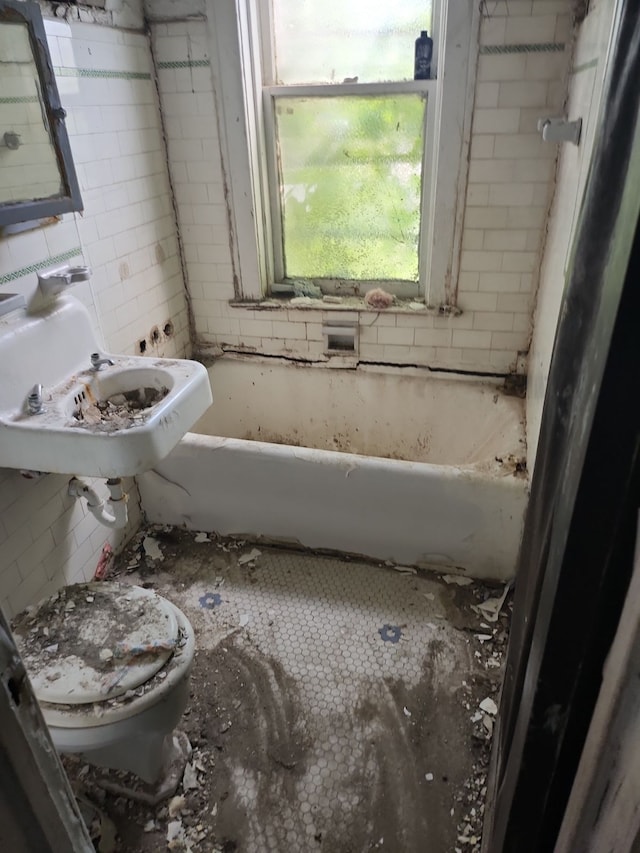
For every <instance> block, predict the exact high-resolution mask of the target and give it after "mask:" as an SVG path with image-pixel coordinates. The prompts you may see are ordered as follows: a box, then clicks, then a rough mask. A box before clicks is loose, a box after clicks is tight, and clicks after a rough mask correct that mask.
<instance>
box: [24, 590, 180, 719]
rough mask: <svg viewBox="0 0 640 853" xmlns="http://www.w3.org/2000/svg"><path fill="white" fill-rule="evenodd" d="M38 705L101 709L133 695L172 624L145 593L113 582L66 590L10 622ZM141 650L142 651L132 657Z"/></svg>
mask: <svg viewBox="0 0 640 853" xmlns="http://www.w3.org/2000/svg"><path fill="white" fill-rule="evenodd" d="M14 631H15V634H16V641H17V644H18V648H19V650H20V654H21V655H22V658H23V660H24V663H25V666H26V668H27V672H28V673H29V677H30V679H31V683H32V685H33V689H34V692H35V694H36V697H37V698H38V700H39V701H40V702H48V703H56V704H62V705H80V704H89V703H92V702H104V701H105V700H106V699H113V698H115V697H117V696H122V695H123V694H124V693H126V692H127V691H129V690H136V689H137V688H139V687H141V685H143V684H144V683H145V682H147V681H149V680H150V679H151V678H153V676H154V675H155V674H156V673H157V672H158V671H159V670H160V669H162V667H163V666H164V665H165V663H166V662H167V661H168V660H169V658H170V657H171V655H172V654H173V650H174V648H175V646H176V644H177V642H178V639H179V629H178V621H177V619H176V616H175V613H174V611H173V609H172V607H171V605H170V604H169V602H167V601H166V600H165V599H163V598H161V597H160V596H159V595H157V593H155V592H153V591H152V590H147V589H142V588H141V587H138V586H130V585H128V584H120V583H114V582H100V583H88V584H74V585H73V586H68V587H65V588H63V589H61V590H60V591H59V592H58V593H57V594H56V595H54V596H52V597H51V598H49V599H47V600H46V601H45V602H44V603H43V604H42V605H41V606H40V607H39V608H38V609H37V611H36V612H35V613H29V612H25V613H23V614H21V615H20V616H19V617H17V619H16V620H15V622H14ZM143 649H149V651H147V652H145V653H143V654H136V651H138V652H140V651H142V650H143Z"/></svg>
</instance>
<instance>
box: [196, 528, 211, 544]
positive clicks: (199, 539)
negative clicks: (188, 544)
mask: <svg viewBox="0 0 640 853" xmlns="http://www.w3.org/2000/svg"><path fill="white" fill-rule="evenodd" d="M193 541H194V542H211V539H209V537H208V536H207V534H206V533H205V532H204V531H203V530H201V531H200V532H199V533H196V535H195V539H194V540H193Z"/></svg>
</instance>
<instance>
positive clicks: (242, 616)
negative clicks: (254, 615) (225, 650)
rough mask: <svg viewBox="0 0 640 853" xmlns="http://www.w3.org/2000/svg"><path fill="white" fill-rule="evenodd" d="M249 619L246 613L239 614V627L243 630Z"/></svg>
mask: <svg viewBox="0 0 640 853" xmlns="http://www.w3.org/2000/svg"><path fill="white" fill-rule="evenodd" d="M250 619H251V617H250V616H249V614H248V613H241V614H240V627H241V628H245V627H246V626H247V625H248V624H249V621H250Z"/></svg>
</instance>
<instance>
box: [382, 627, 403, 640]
mask: <svg viewBox="0 0 640 853" xmlns="http://www.w3.org/2000/svg"><path fill="white" fill-rule="evenodd" d="M378 634H380V637H381V639H382V642H383V643H398V642H400V637H401V636H402V630H401V628H400V626H399V625H383V626H382V628H379V629H378Z"/></svg>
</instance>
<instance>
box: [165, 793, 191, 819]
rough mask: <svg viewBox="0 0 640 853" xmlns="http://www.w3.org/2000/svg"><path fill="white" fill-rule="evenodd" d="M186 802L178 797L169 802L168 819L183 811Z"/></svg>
mask: <svg viewBox="0 0 640 853" xmlns="http://www.w3.org/2000/svg"><path fill="white" fill-rule="evenodd" d="M186 803H187V801H186V799H185V798H184V797H183V796H182V795H180V796H177V797H173V798H172V799H171V800H169V817H171V818H174V817H177V815H179V814H180V812H181V811H182V810H183V809H184V807H185V805H186Z"/></svg>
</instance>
